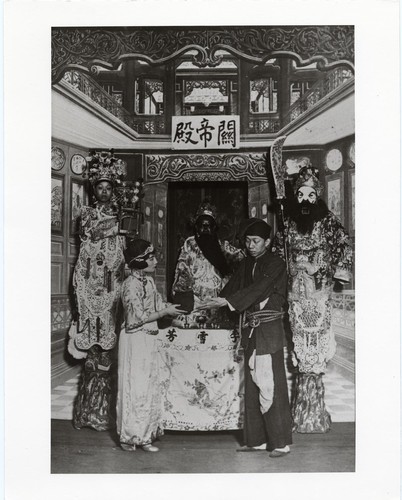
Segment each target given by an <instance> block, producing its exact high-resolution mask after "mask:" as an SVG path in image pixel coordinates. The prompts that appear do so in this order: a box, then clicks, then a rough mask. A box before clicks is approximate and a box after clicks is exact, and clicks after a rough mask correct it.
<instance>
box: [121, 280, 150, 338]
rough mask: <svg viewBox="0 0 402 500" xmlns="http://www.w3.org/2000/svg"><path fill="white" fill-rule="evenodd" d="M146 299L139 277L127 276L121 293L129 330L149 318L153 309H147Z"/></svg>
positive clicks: (137, 326) (139, 325)
mask: <svg viewBox="0 0 402 500" xmlns="http://www.w3.org/2000/svg"><path fill="white" fill-rule="evenodd" d="M144 299H145V291H144V289H143V286H142V283H141V282H140V281H139V280H137V279H132V278H131V277H129V278H127V279H126V280H125V282H124V283H123V288H122V294H121V300H122V303H123V307H124V316H125V321H126V329H127V330H132V329H134V328H139V327H141V326H142V325H143V324H144V323H145V322H146V320H147V319H148V316H149V315H150V313H151V311H149V310H147V309H146V307H145V300H144Z"/></svg>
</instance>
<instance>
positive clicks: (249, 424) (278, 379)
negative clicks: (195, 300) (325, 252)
mask: <svg viewBox="0 0 402 500" xmlns="http://www.w3.org/2000/svg"><path fill="white" fill-rule="evenodd" d="M270 234H271V227H270V226H269V225H268V224H267V223H266V222H264V221H263V220H260V219H249V220H248V221H246V223H245V227H244V229H243V235H244V237H245V243H246V248H247V252H248V256H247V257H246V258H245V259H244V260H243V261H242V262H241V263H240V266H239V268H238V269H237V271H236V272H235V273H234V274H233V276H232V277H231V279H230V280H229V282H228V283H227V284H226V286H225V287H224V289H223V290H222V292H221V297H218V298H216V299H212V300H210V301H208V302H207V303H204V304H203V307H212V308H213V307H223V306H228V307H229V308H230V309H233V310H236V311H238V312H239V313H243V314H242V315H243V325H244V327H243V328H242V346H243V348H244V351H245V364H244V366H245V418H244V441H245V444H246V446H244V447H243V448H240V450H239V451H255V450H259V449H266V450H267V451H269V452H270V456H271V457H281V456H284V455H286V454H288V453H289V451H290V449H289V445H290V444H291V443H292V421H291V413H290V407H289V397H288V390H287V382H286V373H285V365H284V353H283V348H284V346H285V345H286V340H285V331H284V328H283V306H284V304H285V301H286V282H287V274H286V267H285V264H284V262H283V261H282V259H281V258H280V257H278V256H276V255H273V254H272V253H271V252H270V251H269V245H270V242H271V240H270Z"/></svg>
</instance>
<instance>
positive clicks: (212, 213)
mask: <svg viewBox="0 0 402 500" xmlns="http://www.w3.org/2000/svg"><path fill="white" fill-rule="evenodd" d="M205 215H208V216H209V217H211V218H212V219H214V221H215V222H216V207H215V206H214V205H211V203H210V202H209V201H203V202H202V203H201V205H200V206H199V207H198V210H197V213H196V215H195V220H196V221H197V219H199V218H200V217H203V216H205Z"/></svg>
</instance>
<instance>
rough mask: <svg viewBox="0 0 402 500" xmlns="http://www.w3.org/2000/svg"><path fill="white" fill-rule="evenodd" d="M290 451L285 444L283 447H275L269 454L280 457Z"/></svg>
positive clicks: (272, 456)
mask: <svg viewBox="0 0 402 500" xmlns="http://www.w3.org/2000/svg"><path fill="white" fill-rule="evenodd" d="M289 453H290V448H289V446H288V445H286V446H285V447H284V448H275V449H274V450H272V451H271V453H270V454H269V456H270V457H271V458H280V457H284V456H285V455H288V454H289Z"/></svg>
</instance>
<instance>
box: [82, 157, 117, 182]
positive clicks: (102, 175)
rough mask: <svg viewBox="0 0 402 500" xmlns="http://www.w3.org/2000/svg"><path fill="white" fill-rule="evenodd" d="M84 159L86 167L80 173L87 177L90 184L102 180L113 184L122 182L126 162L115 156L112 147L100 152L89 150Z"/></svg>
mask: <svg viewBox="0 0 402 500" xmlns="http://www.w3.org/2000/svg"><path fill="white" fill-rule="evenodd" d="M86 160H87V168H86V170H85V171H84V173H83V174H82V175H83V177H86V178H88V180H89V182H90V183H91V184H92V186H96V184H98V183H99V182H102V181H107V182H110V183H111V184H112V185H113V186H117V185H120V184H121V183H122V179H123V178H124V176H125V175H126V162H124V161H123V160H120V159H119V158H116V157H115V156H114V150H113V149H111V150H110V151H101V152H100V153H97V152H96V151H91V152H90V153H89V156H88V157H87V158H86Z"/></svg>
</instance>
